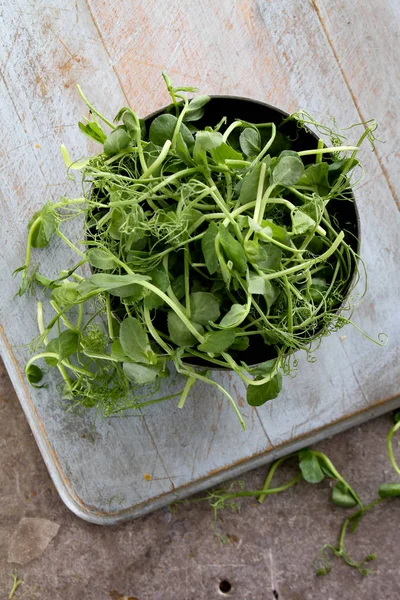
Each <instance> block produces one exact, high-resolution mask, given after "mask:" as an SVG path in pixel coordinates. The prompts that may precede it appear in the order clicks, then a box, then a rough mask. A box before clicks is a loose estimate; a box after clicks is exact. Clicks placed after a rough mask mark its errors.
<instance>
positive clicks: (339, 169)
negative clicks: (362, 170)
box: [328, 158, 359, 185]
mask: <svg viewBox="0 0 400 600" xmlns="http://www.w3.org/2000/svg"><path fill="white" fill-rule="evenodd" d="M350 162H351V164H352V167H351V169H350V171H351V170H352V169H354V167H356V166H357V165H358V164H359V162H358V160H357V159H355V160H353V159H351V158H343V159H341V160H336V161H335V162H333V163H331V164H330V165H328V181H329V183H330V185H332V184H333V183H335V181H336V180H337V179H338V178H339V175H341V174H342V173H343V171H344V170H345V169H346V168H347V166H348V164H349V163H350Z"/></svg>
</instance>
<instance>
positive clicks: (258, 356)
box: [113, 96, 360, 370]
mask: <svg viewBox="0 0 400 600" xmlns="http://www.w3.org/2000/svg"><path fill="white" fill-rule="evenodd" d="M174 110H175V108H174V106H173V105H168V106H166V107H164V108H161V109H160V110H157V111H155V112H154V113H152V114H150V115H148V116H147V117H146V118H145V119H144V123H145V126H146V130H147V132H148V131H149V128H150V125H151V123H152V121H153V120H154V119H155V118H156V117H158V116H159V115H161V114H164V113H166V112H174ZM288 116H289V114H288V113H286V112H284V111H283V110H280V109H279V108H276V107H274V106H271V105H270V104H266V103H264V102H259V101H258V100H251V99H249V98H242V97H239V96H211V100H210V101H209V102H208V103H207V104H206V105H205V106H204V115H203V117H202V118H201V119H200V120H199V121H196V123H195V124H196V127H198V128H199V129H202V128H205V127H206V126H207V125H208V126H211V127H214V126H215V125H217V124H218V123H219V122H220V121H221V119H222V118H223V117H227V124H228V125H229V124H230V123H232V122H233V121H234V120H235V119H242V120H244V121H248V122H250V123H256V124H257V123H270V122H273V123H274V124H275V125H276V126H277V127H280V131H281V133H283V134H284V135H285V136H287V137H288V138H290V140H291V142H292V145H291V149H292V150H295V151H300V150H311V149H314V148H315V147H316V144H317V142H318V139H319V138H318V137H317V136H316V135H315V134H314V133H313V132H312V131H311V130H310V129H308V128H303V127H302V128H299V127H298V126H297V123H296V121H294V120H289V121H287V122H286V123H284V124H283V125H282V122H283V121H284V120H285V119H286V118H287V117H288ZM223 130H224V127H222V128H221V129H220V131H221V132H223ZM303 161H304V162H305V163H307V162H309V163H312V162H313V157H312V156H311V157H307V156H306V157H304V158H303ZM347 198H348V201H343V200H331V201H330V202H329V214H330V216H331V217H334V218H335V219H336V221H337V224H338V226H339V227H340V229H342V230H343V231H345V241H346V242H347V243H348V244H349V246H350V247H351V248H352V249H353V250H354V251H355V252H356V253H357V254H358V253H359V247H360V220H359V214H358V210H357V206H356V203H355V199H354V195H353V193H352V192H351V191H350V190H349V191H348V192H347ZM356 268H357V264H356V262H354V267H353V277H352V278H351V281H349V283H348V286H347V289H346V290H345V293H344V299H343V302H342V304H341V306H339V307H338V309H337V312H339V311H340V310H341V308H342V306H343V304H344V302H345V300H346V298H347V297H348V294H349V291H350V289H351V287H352V282H353V281H354V277H355V274H356ZM115 300H117V299H115ZM113 304H114V302H113ZM113 309H114V310H115V313H114V314H115V315H116V317H117V318H120V317H119V316H118V307H117V306H116V305H114V306H113ZM317 331H318V330H317ZM257 338H258V339H257ZM305 341H306V340H305ZM275 357H276V351H275V350H274V348H273V346H268V345H267V344H265V342H264V341H263V340H262V338H261V336H253V337H252V338H251V345H250V346H249V348H248V349H247V350H246V351H242V352H240V354H239V353H238V359H239V360H242V361H244V362H245V363H246V364H248V365H255V364H258V363H261V362H263V361H266V360H269V359H271V358H275ZM185 361H186V362H187V363H188V364H191V365H196V366H202V367H208V368H212V369H216V367H215V366H213V365H212V364H211V363H208V362H207V361H203V360H201V359H197V358H195V357H193V358H191V359H185ZM217 369H218V370H219V369H221V367H217Z"/></svg>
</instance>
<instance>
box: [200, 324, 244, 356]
mask: <svg viewBox="0 0 400 600" xmlns="http://www.w3.org/2000/svg"><path fill="white" fill-rule="evenodd" d="M235 337H236V334H235V332H234V331H232V330H231V329H227V330H225V331H213V332H211V333H206V334H205V336H204V342H203V343H202V344H200V345H199V346H197V349H198V350H200V352H210V353H212V354H221V352H224V351H225V350H227V349H228V348H229V347H230V346H232V344H233V343H234V341H235Z"/></svg>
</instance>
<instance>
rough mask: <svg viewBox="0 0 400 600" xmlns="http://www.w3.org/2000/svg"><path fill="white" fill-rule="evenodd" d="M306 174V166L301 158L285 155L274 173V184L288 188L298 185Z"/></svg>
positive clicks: (279, 160) (278, 162) (280, 159)
mask: <svg viewBox="0 0 400 600" xmlns="http://www.w3.org/2000/svg"><path fill="white" fill-rule="evenodd" d="M303 173H304V165H303V162H302V160H301V158H300V157H299V156H294V155H289V156H287V155H285V156H282V158H279V159H278V161H277V163H276V165H275V167H274V169H273V171H272V182H273V183H274V184H275V185H284V186H286V187H288V186H292V185H296V183H297V182H298V181H299V179H300V178H301V177H302V175H303Z"/></svg>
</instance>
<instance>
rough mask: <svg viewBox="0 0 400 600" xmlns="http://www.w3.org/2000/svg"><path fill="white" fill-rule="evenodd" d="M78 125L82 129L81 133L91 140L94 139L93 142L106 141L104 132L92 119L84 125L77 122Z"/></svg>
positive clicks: (101, 142)
mask: <svg viewBox="0 0 400 600" xmlns="http://www.w3.org/2000/svg"><path fill="white" fill-rule="evenodd" d="M78 127H79V129H80V130H81V131H82V133H84V134H85V135H87V136H88V137H90V138H92V140H94V141H95V142H99V143H100V144H104V142H105V141H106V138H107V136H106V134H105V133H104V131H103V130H102V128H101V127H100V125H98V124H97V123H95V122H94V121H89V122H88V123H86V125H84V124H83V123H81V122H79V123H78Z"/></svg>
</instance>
